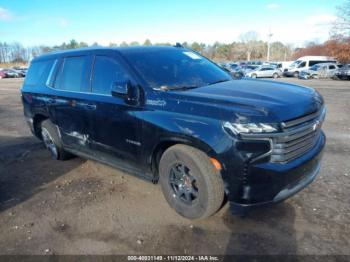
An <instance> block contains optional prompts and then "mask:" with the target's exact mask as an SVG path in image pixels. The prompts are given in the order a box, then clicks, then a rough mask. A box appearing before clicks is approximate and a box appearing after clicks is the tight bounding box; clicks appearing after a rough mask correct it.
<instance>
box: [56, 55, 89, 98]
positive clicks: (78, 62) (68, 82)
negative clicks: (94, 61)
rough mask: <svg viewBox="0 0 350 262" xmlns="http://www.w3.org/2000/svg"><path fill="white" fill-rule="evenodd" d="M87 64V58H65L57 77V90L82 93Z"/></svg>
mask: <svg viewBox="0 0 350 262" xmlns="http://www.w3.org/2000/svg"><path fill="white" fill-rule="evenodd" d="M87 62H88V59H87V57H86V56H77V57H67V58H64V59H63V63H62V66H61V69H60V70H59V72H58V75H57V77H56V81H55V88H57V89H61V90H69V91H81V90H82V88H83V82H84V76H85V74H84V70H85V68H86V65H87Z"/></svg>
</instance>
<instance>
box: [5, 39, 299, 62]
mask: <svg viewBox="0 0 350 262" xmlns="http://www.w3.org/2000/svg"><path fill="white" fill-rule="evenodd" d="M256 35H257V34H256V33H255V32H248V33H246V34H245V35H244V37H245V39H244V40H243V35H242V40H241V41H237V42H233V43H230V44H225V43H219V42H215V43H214V44H212V45H208V44H205V43H198V42H193V43H188V42H184V43H181V44H182V46H184V47H186V48H190V49H193V50H195V51H197V52H199V53H201V54H202V55H204V56H206V57H208V58H210V59H213V60H216V61H222V60H226V61H232V60H266V55H267V42H264V41H261V40H258V38H257V37H255V36H256ZM247 36H249V37H248V38H247ZM251 36H254V37H251ZM174 44H175V43H168V42H165V43H152V42H151V41H150V40H149V39H146V40H145V41H144V42H143V43H139V42H136V41H134V42H130V43H127V42H122V43H120V44H117V43H110V44H109V45H108V46H109V47H126V46H140V45H143V46H151V45H157V46H158V45H165V46H171V45H174ZM94 46H100V45H99V44H98V43H94V44H92V45H88V44H87V43H85V42H78V41H76V40H74V39H72V40H71V41H69V42H68V43H65V42H64V43H62V44H61V45H56V46H44V45H40V46H32V47H24V46H23V45H22V44H21V43H18V42H15V43H6V42H0V63H27V62H29V61H30V60H31V59H32V58H34V57H36V56H38V55H41V54H45V53H48V52H52V51H59V50H66V49H75V48H84V47H94ZM270 49H271V55H270V58H271V60H285V59H290V58H291V56H292V53H293V49H292V48H291V46H289V45H285V44H283V43H281V42H273V43H271V48H270Z"/></svg>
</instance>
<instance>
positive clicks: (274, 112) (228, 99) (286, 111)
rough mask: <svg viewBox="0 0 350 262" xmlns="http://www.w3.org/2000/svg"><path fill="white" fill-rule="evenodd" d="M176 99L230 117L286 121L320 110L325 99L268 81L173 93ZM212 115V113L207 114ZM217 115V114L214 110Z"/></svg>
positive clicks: (237, 82) (245, 81)
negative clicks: (229, 115)
mask: <svg viewBox="0 0 350 262" xmlns="http://www.w3.org/2000/svg"><path fill="white" fill-rule="evenodd" d="M171 92H172V93H175V94H176V95H175V97H174V99H176V100H177V103H179V101H181V100H182V101H183V102H185V103H194V104H197V105H198V104H200V105H203V104H205V105H206V107H208V106H209V107H210V106H212V107H215V108H221V109H223V111H226V112H229V113H230V114H231V115H236V116H238V117H241V116H242V117H245V116H244V114H245V113H246V114H248V115H252V112H256V115H258V116H259V118H261V117H265V118H268V120H267V121H279V122H281V121H286V120H291V119H294V118H298V117H301V116H303V115H305V114H309V113H313V112H315V111H317V110H318V109H320V108H321V107H322V104H323V99H322V97H321V95H319V94H318V93H317V92H316V91H315V90H314V89H312V88H308V87H303V86H298V85H293V84H288V83H282V82H275V81H265V80H248V79H241V80H233V81H228V82H223V83H218V84H214V85H209V86H203V87H199V88H195V89H191V90H186V91H171ZM207 111H208V112H207V114H210V113H211V111H213V110H207ZM214 111H215V110H214Z"/></svg>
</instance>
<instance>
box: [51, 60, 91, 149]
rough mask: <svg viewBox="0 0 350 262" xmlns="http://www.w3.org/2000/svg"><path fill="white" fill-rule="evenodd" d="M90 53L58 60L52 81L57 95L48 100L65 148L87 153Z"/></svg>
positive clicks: (89, 111) (89, 119)
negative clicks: (58, 63)
mask: <svg viewBox="0 0 350 262" xmlns="http://www.w3.org/2000/svg"><path fill="white" fill-rule="evenodd" d="M90 71H91V55H90V54H87V53H85V54H81V55H74V56H67V57H64V58H62V59H61V61H60V65H59V68H58V72H57V75H56V78H55V81H54V84H53V88H55V89H56V90H57V92H56V94H57V96H56V97H54V98H53V99H52V101H51V102H50V103H51V104H52V108H53V109H54V110H53V111H54V119H55V122H56V124H57V126H58V128H59V131H60V135H61V138H62V142H63V144H64V146H65V147H66V148H67V149H71V150H77V151H80V152H82V153H89V151H90V138H91V132H92V122H91V120H92V112H93V111H94V110H95V107H94V105H91V104H90V103H89V92H90V84H89V75H90V74H89V73H90Z"/></svg>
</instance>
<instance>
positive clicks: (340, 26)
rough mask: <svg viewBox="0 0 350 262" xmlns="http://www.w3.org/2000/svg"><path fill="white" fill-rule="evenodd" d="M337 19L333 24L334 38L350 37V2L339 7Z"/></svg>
mask: <svg viewBox="0 0 350 262" xmlns="http://www.w3.org/2000/svg"><path fill="white" fill-rule="evenodd" d="M337 9H338V14H337V19H336V21H335V22H334V24H333V28H332V31H331V34H332V35H333V37H334V36H337V37H338V38H339V36H342V37H350V0H346V1H345V2H344V3H343V4H342V5H341V6H338V7H337Z"/></svg>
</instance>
